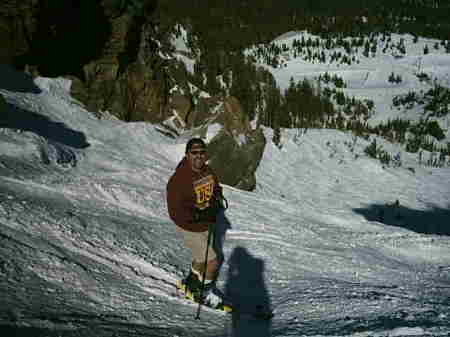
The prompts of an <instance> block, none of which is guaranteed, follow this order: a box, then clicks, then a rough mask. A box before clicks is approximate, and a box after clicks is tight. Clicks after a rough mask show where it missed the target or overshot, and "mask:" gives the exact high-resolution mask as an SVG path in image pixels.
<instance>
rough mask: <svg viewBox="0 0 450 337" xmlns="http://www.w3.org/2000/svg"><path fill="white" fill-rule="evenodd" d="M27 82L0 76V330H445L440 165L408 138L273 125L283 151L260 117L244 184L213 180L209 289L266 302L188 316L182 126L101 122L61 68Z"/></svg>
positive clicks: (448, 253) (191, 308)
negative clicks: (217, 212)
mask: <svg viewBox="0 0 450 337" xmlns="http://www.w3.org/2000/svg"><path fill="white" fill-rule="evenodd" d="M442 63H443V64H444V65H446V66H448V65H449V64H450V60H449V59H448V58H446V59H445V60H443V61H442ZM8 74H9V75H8V76H12V77H13V78H14V76H16V75H14V73H11V72H10V73H8ZM0 77H1V76H0ZM3 82H4V81H3V80H2V81H1V82H0V84H1V83H3ZM34 83H35V85H36V86H37V87H38V88H39V90H35V89H34V90H24V91H21V90H14V88H13V87H5V86H0V93H1V94H2V95H3V96H4V97H5V98H6V100H7V102H8V112H7V115H8V116H7V118H6V122H5V121H2V124H0V127H1V128H0V292H1V293H0V331H2V332H5V333H6V334H2V335H5V336H6V335H8V336H10V335H11V336H12V335H24V336H25V335H27V336H28V335H33V336H171V337H176V336H196V337H198V336H205V337H206V336H208V337H209V336H217V337H219V336H262V337H265V336H303V335H305V336H358V337H360V336H447V335H448V334H449V333H450V326H449V323H448V322H449V320H450V300H449V298H450V278H449V274H450V238H449V235H450V232H449V226H450V225H449V224H450V221H449V219H450V216H449V214H450V183H449V182H450V170H449V169H448V168H441V169H437V168H429V167H420V166H417V164H416V162H415V160H414V159H415V157H413V156H412V155H408V154H407V153H404V154H402V160H403V162H404V165H403V166H402V167H400V168H392V167H383V166H382V164H381V163H380V162H378V161H376V160H373V159H370V158H368V157H367V156H366V155H365V154H364V148H365V147H366V146H367V145H369V142H368V141H366V140H363V139H357V140H355V139H354V137H353V136H352V135H351V134H347V133H343V132H339V131H334V130H308V131H307V133H306V134H304V135H302V136H301V137H297V131H295V130H290V131H289V130H283V132H282V148H281V149H279V148H278V147H276V146H274V145H273V143H272V142H271V139H272V131H271V130H269V129H266V130H265V134H266V136H267V139H268V142H267V146H266V149H265V152H264V156H263V159H262V162H261V165H260V167H259V168H258V171H257V188H256V190H255V191H254V192H245V191H240V190H237V189H234V188H232V187H228V186H224V194H225V197H226V198H227V199H228V201H229V209H228V210H227V211H226V212H225V213H224V214H221V216H220V220H219V222H218V225H217V226H218V228H217V238H216V246H217V248H218V250H219V252H220V253H221V255H222V256H223V259H224V261H223V264H222V267H221V273H220V277H219V281H218V287H219V288H220V289H221V290H222V291H223V292H224V293H225V294H226V295H227V296H229V297H230V298H231V299H232V300H233V302H234V304H235V306H236V307H237V308H239V310H240V311H241V312H251V311H253V310H254V309H255V307H256V306H257V305H261V306H262V307H264V308H270V309H272V310H273V311H274V313H275V317H274V318H273V319H272V320H271V321H261V320H255V319H253V318H252V317H248V316H246V315H244V314H243V315H238V314H232V315H231V314H224V313H219V312H215V311H212V310H210V309H207V308H203V309H202V311H201V319H200V320H195V319H194V317H195V313H196V310H197V306H196V305H194V304H191V303H189V302H187V301H185V300H182V299H180V298H179V297H177V295H176V289H175V286H174V284H175V281H176V280H177V279H178V278H180V277H182V276H183V274H184V273H185V272H186V271H187V269H188V267H189V264H190V255H189V252H188V251H186V250H185V249H184V248H183V247H182V243H181V239H180V237H179V236H178V234H177V232H176V231H175V226H174V224H173V223H172V222H171V221H170V219H169V217H168V214H167V210H166V201H165V200H166V196H165V188H166V182H167V180H168V178H169V177H170V175H171V174H172V172H173V170H174V169H175V167H176V165H177V163H178V162H179V160H181V158H182V156H183V153H184V146H185V143H186V141H187V139H189V136H190V135H189V134H184V135H183V136H181V137H180V138H178V139H176V140H173V139H171V138H168V137H165V136H164V135H162V134H161V133H159V132H158V131H157V130H156V127H155V126H152V125H150V124H146V123H128V124H127V123H124V122H121V121H117V120H98V119H97V118H96V117H94V115H93V114H91V113H89V112H87V111H86V110H85V109H84V108H83V107H82V105H81V104H80V103H79V102H77V101H75V100H74V99H73V98H71V97H70V95H69V94H68V92H69V87H70V83H69V82H68V81H66V80H63V79H46V78H38V79H36V80H35V82H34ZM19 115H20V116H19ZM2 118H3V116H2ZM350 144H351V146H350ZM355 154H358V156H356V155H355ZM224 165H226V163H224ZM408 168H412V169H413V170H412V169H408ZM413 171H414V172H413Z"/></svg>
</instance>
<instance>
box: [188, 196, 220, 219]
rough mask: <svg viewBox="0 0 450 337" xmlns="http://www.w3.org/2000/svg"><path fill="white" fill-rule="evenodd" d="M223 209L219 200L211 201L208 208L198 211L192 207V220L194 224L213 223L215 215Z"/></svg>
mask: <svg viewBox="0 0 450 337" xmlns="http://www.w3.org/2000/svg"><path fill="white" fill-rule="evenodd" d="M221 208H223V206H222V204H221V202H220V200H216V199H213V200H211V204H210V206H209V207H206V208H205V209H199V208H196V207H194V210H193V212H192V218H193V221H194V223H195V222H214V221H215V218H216V215H217V213H218V212H219V210H220V209H221Z"/></svg>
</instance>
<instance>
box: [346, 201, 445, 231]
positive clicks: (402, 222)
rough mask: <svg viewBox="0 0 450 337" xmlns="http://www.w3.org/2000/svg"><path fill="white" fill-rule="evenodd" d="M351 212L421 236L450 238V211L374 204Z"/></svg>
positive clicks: (435, 208)
mask: <svg viewBox="0 0 450 337" xmlns="http://www.w3.org/2000/svg"><path fill="white" fill-rule="evenodd" d="M353 211H354V212H355V213H358V214H362V215H363V216H364V217H365V218H366V219H367V220H368V221H377V222H381V223H383V224H385V225H388V226H396V227H402V228H406V229H408V230H411V231H413V232H416V233H421V234H436V235H446V236H450V209H444V208H438V207H433V208H432V209H430V210H416V209H411V208H407V207H404V206H401V205H395V204H392V205H389V204H388V205H383V204H375V205H370V206H369V207H366V208H355V209H354V210H353Z"/></svg>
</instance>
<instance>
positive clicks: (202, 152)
mask: <svg viewBox="0 0 450 337" xmlns="http://www.w3.org/2000/svg"><path fill="white" fill-rule="evenodd" d="M189 153H190V154H192V155H193V156H206V151H205V150H194V151H189Z"/></svg>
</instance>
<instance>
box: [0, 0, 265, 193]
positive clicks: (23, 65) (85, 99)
mask: <svg viewBox="0 0 450 337" xmlns="http://www.w3.org/2000/svg"><path fill="white" fill-rule="evenodd" d="M131 3H133V2H131V1H116V0H102V1H98V2H97V1H92V2H86V1H85V2H81V1H75V0H67V1H64V2H62V1H61V2H55V1H49V0H21V1H19V0H6V3H5V4H4V5H3V6H2V7H1V9H0V38H1V40H2V41H5V42H4V48H2V49H1V53H0V63H10V64H14V65H15V66H16V68H19V69H22V70H24V71H27V72H29V73H30V74H32V75H33V76H38V75H39V76H45V77H58V76H63V77H66V78H70V79H71V80H72V88H71V91H72V95H73V96H74V97H75V98H77V99H78V100H79V101H80V102H82V103H83V104H84V105H85V106H86V107H87V108H88V109H89V110H90V111H92V112H93V113H95V114H96V115H97V116H98V117H99V118H102V116H103V115H104V113H103V112H105V111H108V112H109V113H110V114H112V115H114V116H116V117H118V118H120V119H123V120H126V121H148V122H151V123H158V124H161V125H164V126H165V128H167V129H169V130H170V133H171V134H172V135H175V136H176V135H177V134H178V133H180V132H183V131H185V130H187V129H193V130H194V132H196V131H195V130H197V129H198V128H200V129H202V130H205V129H207V127H208V125H210V124H211V123H219V124H220V125H222V126H223V127H224V128H223V130H222V132H220V133H219V134H217V135H216V136H215V138H214V139H211V142H212V146H211V151H213V152H212V155H211V164H212V166H213V167H215V168H216V170H217V171H218V173H219V177H220V178H221V179H222V181H223V182H224V183H227V184H230V185H233V186H238V187H240V188H243V189H252V188H254V186H255V178H254V171H255V170H256V167H257V166H258V163H259V160H260V159H261V156H262V151H263V149H264V139H263V138H264V137H263V136H262V133H261V132H260V131H258V130H253V129H252V128H251V127H250V121H249V118H248V117H246V116H248V115H249V113H248V111H244V109H243V108H242V102H239V100H238V99H237V98H236V97H233V96H230V90H229V88H228V87H227V84H225V83H223V84H222V87H221V88H217V87H216V88H214V90H211V91H210V90H209V87H208V85H209V84H208V83H210V82H211V81H210V80H208V81H207V80H206V79H205V81H203V80H201V79H202V78H206V77H208V76H209V77H211V76H210V74H209V73H208V71H207V69H208V63H207V61H205V59H206V60H208V58H205V57H204V55H203V56H202V55H201V54H202V52H201V50H200V47H199V46H198V45H197V46H196V42H195V41H192V40H195V37H194V38H193V36H194V35H195V34H193V33H192V32H189V36H187V30H189V27H184V26H181V25H180V24H178V23H174V22H170V20H166V18H165V17H164V16H163V14H162V13H161V12H160V11H159V9H158V3H157V1H152V0H148V1H141V2H139V3H140V4H141V6H140V7H139V8H134V10H129V7H127V6H129V5H130V4H131ZM203 54H204V52H203ZM217 54H218V55H222V57H221V59H224V55H223V52H222V53H217ZM205 62H206V63H205ZM222 63H224V62H223V61H222ZM195 77H196V78H197V81H195V80H194V78H195ZM213 77H214V76H213ZM199 78H200V80H199ZM213 82H214V83H217V81H216V79H214V78H213ZM194 83H195V84H194ZM200 133H201V132H200ZM224 137H225V138H224ZM224 139H226V141H225V140H224ZM225 143H226V144H228V145H227V146H226V148H227V149H234V151H233V153H234V154H235V157H236V158H235V159H236V165H238V166H239V169H237V170H236V169H235V168H234V169H232V166H233V165H234V164H233V163H232V162H228V167H224V166H223V165H222V161H223V159H224V157H223V155H222V154H223V153H226V151H225V152H223V148H222V145H223V144H225ZM255 144H257V146H256V145H255ZM255 146H256V147H255ZM250 153H251V154H250ZM238 163H239V164H238ZM231 172H233V173H232V174H231Z"/></svg>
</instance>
